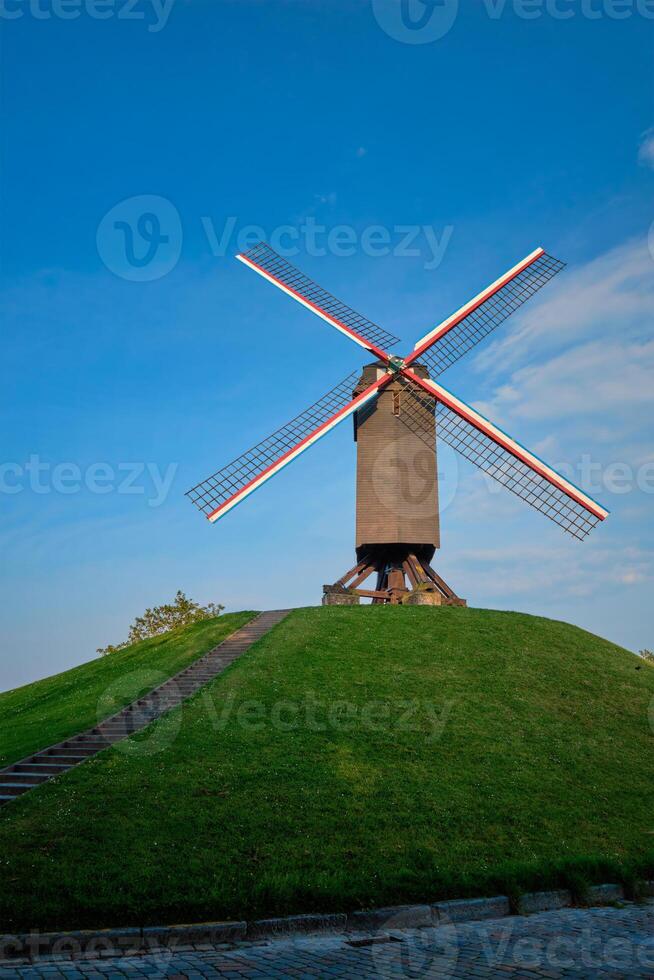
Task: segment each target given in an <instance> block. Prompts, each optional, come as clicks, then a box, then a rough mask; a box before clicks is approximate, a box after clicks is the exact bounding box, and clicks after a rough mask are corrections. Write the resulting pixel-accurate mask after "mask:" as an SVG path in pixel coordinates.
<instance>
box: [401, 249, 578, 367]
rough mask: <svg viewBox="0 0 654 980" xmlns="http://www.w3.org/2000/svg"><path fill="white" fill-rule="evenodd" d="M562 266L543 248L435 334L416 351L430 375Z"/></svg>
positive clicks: (452, 360) (496, 324)
mask: <svg viewBox="0 0 654 980" xmlns="http://www.w3.org/2000/svg"><path fill="white" fill-rule="evenodd" d="M564 268H565V263H564V262H560V261H559V260H558V259H555V258H553V257H552V256H551V255H548V254H547V253H546V252H544V253H543V254H542V255H541V256H540V257H539V258H537V259H536V260H535V262H533V263H532V264H531V265H529V266H527V268H526V269H523V270H522V272H519V273H518V274H517V275H516V276H515V277H514V278H513V279H511V280H510V281H509V282H507V283H505V285H503V286H502V287H500V289H498V290H497V292H495V293H494V294H493V295H491V296H490V297H489V298H488V299H486V300H484V302H483V303H481V304H480V305H479V306H478V307H477V308H476V309H474V310H472V312H470V313H468V315H467V316H465V317H464V318H463V319H462V320H460V322H458V323H457V324H456V325H455V326H453V327H451V328H450V329H448V330H447V331H446V332H445V333H443V334H442V336H440V337H439V336H438V335H436V336H435V338H434V340H433V341H432V345H426V346H425V347H424V348H423V349H422V350H421V351H419V352H418V353H419V357H420V361H421V362H423V363H424V364H425V365H426V366H427V367H428V368H429V373H430V375H431V377H432V378H435V377H437V376H438V375H439V374H442V372H443V371H445V370H446V369H447V368H448V367H450V366H451V365H452V364H454V363H455V361H458V360H459V358H460V357H463V355H464V354H467V353H468V351H469V350H471V349H472V348H473V347H475V346H476V345H477V344H478V343H479V342H480V341H481V340H483V339H484V338H485V337H487V336H488V334H489V333H491V332H492V331H493V330H495V329H496V327H499V326H500V324H502V323H504V321H505V320H506V319H507V318H508V317H510V316H511V314H512V313H514V312H515V311H516V310H517V309H518V308H519V307H521V306H522V304H523V303H525V302H526V301H527V300H528V299H530V298H531V297H532V296H533V295H534V293H537V292H538V290H539V289H541V288H542V287H543V286H545V285H546V284H547V283H548V282H549V281H550V280H551V279H553V278H554V276H555V275H556V274H557V273H558V272H560V271H561V270H562V269H564ZM414 357H415V355H414ZM409 360H411V359H409Z"/></svg>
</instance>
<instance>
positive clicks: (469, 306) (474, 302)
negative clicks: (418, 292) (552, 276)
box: [405, 248, 545, 366]
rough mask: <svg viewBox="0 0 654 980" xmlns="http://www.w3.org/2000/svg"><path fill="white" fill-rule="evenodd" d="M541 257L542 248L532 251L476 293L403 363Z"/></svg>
mask: <svg viewBox="0 0 654 980" xmlns="http://www.w3.org/2000/svg"><path fill="white" fill-rule="evenodd" d="M543 255H545V249H544V248H536V249H534V251H533V252H530V253H529V255H527V256H526V257H525V258H524V259H522V261H521V262H518V263H517V265H514V266H513V268H512V269H509V270H508V272H505V273H504V275H503V276H500V278H499V279H496V280H495V282H493V283H491V284H490V286H487V287H486V289H483V290H482V291H481V292H480V293H478V295H477V296H475V297H474V299H471V300H470V301H469V302H468V303H466V304H465V305H464V306H462V307H461V309H459V310H457V311H456V313H453V314H452V316H448V318H447V319H446V320H443V322H442V323H439V324H438V326H436V327H434V328H433V329H432V330H430V331H429V333H427V334H425V336H424V337H421V338H420V340H419V341H418V342H417V343H416V344H415V346H414V348H413V353H412V354H410V355H409V357H407V359H406V361H405V363H406V365H407V366H408V365H409V364H411V363H412V362H413V361H415V360H417V359H418V358H419V357H420V355H421V354H423V353H424V352H425V351H426V350H428V349H429V348H430V347H432V346H433V344H435V343H437V342H438V341H439V340H441V339H442V338H443V337H444V336H445V335H446V334H448V333H449V332H450V330H453V329H454V327H456V326H458V324H459V323H461V321H462V320H465V318H466V317H467V316H470V314H471V313H474V311H475V310H477V309H479V307H480V306H482V305H483V304H484V303H486V302H487V301H488V300H489V299H490V298H491V297H492V296H494V295H495V294H496V293H498V292H499V291H500V290H501V289H503V288H504V286H506V285H507V284H508V283H510V282H511V281H512V280H513V279H515V278H516V277H517V276H519V275H520V273H521V272H524V270H525V269H528V268H529V266H531V265H533V264H534V262H537V261H538V259H540V258H541V257H542V256H543Z"/></svg>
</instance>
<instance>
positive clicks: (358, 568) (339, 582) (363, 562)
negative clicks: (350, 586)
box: [334, 558, 368, 586]
mask: <svg viewBox="0 0 654 980" xmlns="http://www.w3.org/2000/svg"><path fill="white" fill-rule="evenodd" d="M367 564H368V559H367V558H362V559H361V561H360V562H358V563H357V564H356V565H355V566H354V568H351V569H350V570H349V572H346V573H345V575H342V576H341V577H340V578H339V579H338V580H337V581H336V582H335V583H334V584H335V585H342V586H345V583H346V582H347V581H348V579H351V578H352V576H353V575H357V574H358V573H359V572H360V571H361V569H362V568H364V567H365V566H366V565H367Z"/></svg>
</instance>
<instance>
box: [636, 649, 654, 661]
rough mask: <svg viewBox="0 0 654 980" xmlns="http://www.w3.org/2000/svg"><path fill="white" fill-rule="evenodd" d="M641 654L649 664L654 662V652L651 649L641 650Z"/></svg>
mask: <svg viewBox="0 0 654 980" xmlns="http://www.w3.org/2000/svg"><path fill="white" fill-rule="evenodd" d="M639 656H641V657H642V658H643V660H646V661H647V663H648V664H654V653H652V651H651V650H640V651H639Z"/></svg>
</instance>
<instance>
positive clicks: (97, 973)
mask: <svg viewBox="0 0 654 980" xmlns="http://www.w3.org/2000/svg"><path fill="white" fill-rule="evenodd" d="M373 938H374V939H375V941H373V942H372V943H371V939H373ZM353 943H354V945H353ZM504 976H513V977H521V978H529V980H538V978H543V977H647V978H650V980H651V978H652V977H654V902H650V903H648V904H647V905H626V906H625V907H623V908H606V909H564V910H561V911H557V912H543V913H540V914H538V915H532V916H529V917H527V918H524V917H517V916H515V917H510V918H505V919H493V920H489V921H487V922H473V923H461V924H456V925H454V924H451V925H440V926H438V927H434V928H429V929H414V930H395V929H393V928H392V923H389V925H388V926H387V931H385V932H381V933H377V934H374V937H373V935H370V934H368V935H364V934H357V935H356V936H355V935H351V934H338V935H336V934H332V935H321V936H305V937H302V938H295V939H281V940H274V941H267V942H260V943H254V944H245V943H243V944H240V945H239V946H238V947H232V948H227V947H217V946H214V947H203V948H200V947H184V948H181V947H178V948H177V949H176V950H174V951H171V950H152V951H150V952H147V953H141V954H139V955H136V956H122V957H109V958H103V959H83V958H82V959H78V960H76V961H70V960H62V959H60V960H55V959H49V960H45V959H44V960H41V961H39V962H38V963H33V964H28V963H20V962H18V961H16V962H14V963H13V964H8V963H5V964H4V965H3V966H1V967H0V980H6V978H9V977H12V978H46V977H47V978H53V980H56V978H59V977H64V978H66V980H73V978H75V980H78V978H79V980H85V978H96V980H98V978H108V980H119V978H123V977H135V978H138V977H149V978H152V980H156V978H160V977H161V978H163V977H167V978H170V980H186V978H188V980H202V978H205V977H229V978H239V977H252V978H254V977H258V978H266V977H271V978H273V977H274V978H277V980H279V978H283V977H293V978H303V977H306V978H312V980H313V978H318V977H324V978H329V980H334V978H337V977H343V978H348V980H358V978H377V977H380V978H387V977H388V978H403V977H415V978H422V977H429V978H431V977H433V978H457V977H458V978H462V980H467V978H471V980H480V978H483V977H504Z"/></svg>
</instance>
